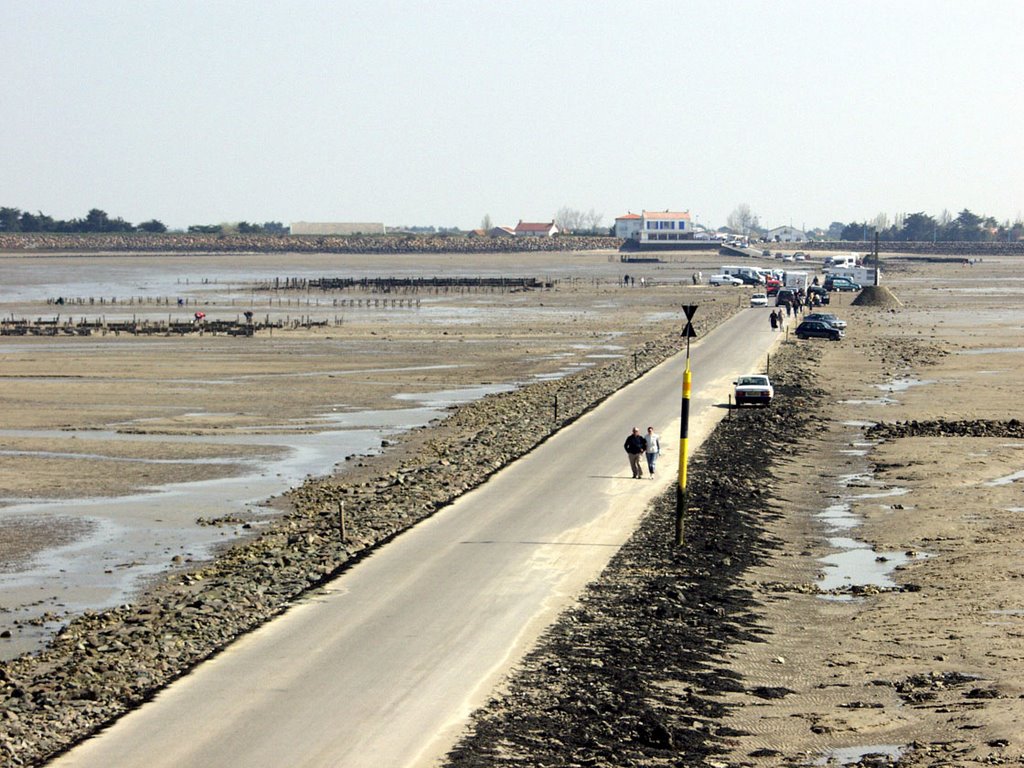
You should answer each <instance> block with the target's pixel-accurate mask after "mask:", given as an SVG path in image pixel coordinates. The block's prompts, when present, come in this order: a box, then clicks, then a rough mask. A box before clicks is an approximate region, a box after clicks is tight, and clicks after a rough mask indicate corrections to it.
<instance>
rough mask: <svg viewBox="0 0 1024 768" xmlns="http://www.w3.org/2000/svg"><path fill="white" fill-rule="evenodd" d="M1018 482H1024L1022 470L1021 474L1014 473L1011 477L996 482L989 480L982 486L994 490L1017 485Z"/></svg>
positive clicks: (1023, 470) (999, 478)
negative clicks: (999, 487)
mask: <svg viewBox="0 0 1024 768" xmlns="http://www.w3.org/2000/svg"><path fill="white" fill-rule="evenodd" d="M1018 480H1024V469H1022V470H1021V471H1019V472H1014V473H1013V474H1011V475H1006V476H1005V477H997V478H996V479H995V480H987V481H985V482H984V483H982V485H986V486H988V487H990V488H994V487H996V486H999V485H1010V484H1011V483H1015V482H1017V481H1018Z"/></svg>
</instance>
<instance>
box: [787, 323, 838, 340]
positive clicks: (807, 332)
mask: <svg viewBox="0 0 1024 768" xmlns="http://www.w3.org/2000/svg"><path fill="white" fill-rule="evenodd" d="M794 333H795V334H796V337H797V338H798V339H831V340H832V341H839V340H840V339H841V338H843V332H842V330H840V329H839V328H836V327H835V326H834V325H830V324H829V323H826V322H825V321H824V320H804V321H803V322H802V323H800V325H798V326H797V327H796V330H795V331H794Z"/></svg>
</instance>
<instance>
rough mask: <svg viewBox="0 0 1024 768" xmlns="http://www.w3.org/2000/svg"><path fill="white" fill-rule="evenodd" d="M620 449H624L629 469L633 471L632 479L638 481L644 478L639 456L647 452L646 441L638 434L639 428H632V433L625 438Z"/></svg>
mask: <svg viewBox="0 0 1024 768" xmlns="http://www.w3.org/2000/svg"><path fill="white" fill-rule="evenodd" d="M622 447H623V448H625V449H626V455H628V456H629V468H630V469H632V470H633V479H634V480H639V479H640V478H642V477H643V476H644V470H643V468H642V467H641V466H640V456H641V455H643V453H644V451H646V450H647V441H646V440H644V436H643V435H641V434H640V428H639V427H633V431H632V432H631V433H630V435H629V437H627V438H626V442H625V443H623V445H622Z"/></svg>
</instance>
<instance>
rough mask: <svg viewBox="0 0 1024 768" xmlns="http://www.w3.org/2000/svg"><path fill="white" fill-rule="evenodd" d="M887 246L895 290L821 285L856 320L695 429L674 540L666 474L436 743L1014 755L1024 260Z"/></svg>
mask: <svg viewBox="0 0 1024 768" xmlns="http://www.w3.org/2000/svg"><path fill="white" fill-rule="evenodd" d="M891 261H892V262H893V263H891V264H890V265H889V267H888V268H887V269H885V272H884V279H885V286H886V287H887V288H888V289H889V290H890V291H891V294H892V296H893V297H895V298H896V299H898V302H899V303H898V304H897V303H896V302H893V301H889V300H886V301H880V302H877V303H867V304H864V305H859V304H854V303H853V301H854V298H855V297H856V296H857V294H838V295H837V294H833V303H832V306H831V307H830V308H829V309H830V311H832V312H834V313H835V314H837V315H839V316H840V317H841V318H842V319H845V320H846V321H847V322H848V328H847V334H846V337H845V338H844V339H843V340H842V341H840V342H829V341H822V340H806V341H798V340H795V339H792V337H790V339H789V340H787V341H786V342H785V343H784V344H783V346H782V348H781V349H780V354H779V355H778V356H777V360H776V365H777V366H778V368H777V370H776V373H777V375H778V377H779V380H778V384H777V386H778V390H777V394H778V397H779V398H780V400H779V401H778V402H777V403H776V405H775V406H773V408H774V409H777V412H775V413H772V414H769V413H767V412H766V411H767V410H768V409H765V410H764V411H754V410H745V411H742V412H737V413H735V414H734V415H733V418H732V419H731V420H728V421H726V422H724V423H723V425H722V426H721V427H720V428H719V431H720V432H721V433H722V434H721V435H716V437H717V438H720V439H721V441H722V443H721V444H718V445H716V442H715V440H712V441H711V443H710V444H709V445H708V446H706V454H707V455H705V456H703V457H699V459H698V461H697V463H696V466H695V468H694V470H693V472H694V474H693V478H692V480H691V482H696V485H697V490H696V491H695V493H696V495H697V500H696V501H695V504H694V507H693V508H692V509H691V515H690V524H691V530H692V532H693V535H692V536H691V538H690V539H689V541H688V545H687V547H686V548H684V549H683V550H681V551H673V549H672V548H671V547H669V546H667V545H665V544H664V540H665V538H666V537H668V536H670V535H671V534H670V531H669V530H667V529H668V524H667V522H666V521H667V520H668V519H669V516H670V515H671V513H672V509H673V508H674V500H673V499H671V498H669V497H666V498H665V499H663V500H662V503H661V504H660V508H659V509H655V510H654V511H653V512H652V514H651V516H650V518H648V519H647V520H645V521H644V523H643V524H642V525H641V529H640V530H639V531H638V534H637V537H636V538H635V540H634V541H633V542H631V543H630V544H629V545H627V547H625V548H624V549H623V550H622V552H621V553H620V554H619V556H617V557H616V558H615V560H613V562H612V564H611V565H610V566H609V568H608V570H607V571H606V573H605V574H604V575H603V577H602V579H601V580H600V581H599V582H598V583H596V584H594V585H592V588H591V589H588V590H587V592H586V594H584V595H583V596H582V599H581V603H580V605H579V607H578V608H577V609H575V610H573V611H572V612H571V613H570V615H568V616H567V617H566V618H565V620H564V621H562V622H560V623H559V624H558V625H557V626H556V627H553V628H552V630H551V631H550V632H549V635H548V637H547V639H546V642H544V643H542V644H541V645H540V646H539V647H538V649H537V650H536V651H535V652H534V653H533V654H532V655H531V656H530V658H529V659H528V660H527V661H526V663H525V664H524V665H523V669H522V670H521V671H520V672H519V674H518V675H516V676H514V677H513V678H511V679H510V680H509V681H508V683H507V686H506V692H505V694H504V695H500V696H497V697H496V698H495V699H494V701H492V703H491V704H490V705H489V706H488V707H487V708H485V709H484V710H481V711H480V712H479V713H477V715H476V716H475V718H474V724H473V727H472V729H471V731H470V733H469V734H468V735H467V737H466V739H465V740H464V741H463V742H462V743H461V744H460V745H459V746H458V748H457V749H456V750H454V751H453V752H452V754H451V755H450V756H449V765H452V766H467V765H475V764H479V761H480V760H482V759H483V760H484V761H485V762H487V764H491V765H513V764H521V763H522V761H523V760H525V761H526V762H530V761H535V762H537V763H538V764H542V763H546V761H550V760H556V761H557V760H565V761H566V762H568V761H574V762H577V763H579V764H595V765H624V764H631V765H646V766H654V765H675V764H679V762H678V761H680V760H682V761H683V762H685V763H686V764H693V765H698V764H699V765H709V766H779V765H792V766H797V765H825V764H828V765H839V764H857V765H903V766H952V765H956V766H965V765H1005V764H1019V763H1020V762H1021V761H1022V760H1024V739H1022V736H1021V734H1022V733H1024V664H1022V661H1024V602H1022V593H1021V590H1020V580H1021V578H1022V573H1021V562H1020V554H1021V552H1022V551H1024V523H1022V520H1024V518H1022V515H1024V495H1022V487H1024V486H1022V483H1024V424H1022V423H1021V421H1019V414H1020V409H1019V408H1018V407H1017V406H1016V403H1015V393H1017V392H1019V391H1021V388H1022V387H1024V365H1022V364H1021V363H1022V356H1024V345H1022V341H1024V334H1022V330H1024V302H1022V301H1021V297H1022V294H1024V279H1022V278H1021V277H1020V275H1019V272H1018V269H1019V267H1018V266H1017V263H1016V261H1015V260H1007V261H999V260H996V261H994V262H993V261H990V260H989V259H988V258H986V259H984V260H983V261H981V262H976V263H975V264H974V265H973V266H970V265H963V264H953V263H948V262H947V263H933V262H929V261H927V260H921V259H899V258H894V259H891ZM701 459H703V461H702V460H701ZM517 761H518V762H517Z"/></svg>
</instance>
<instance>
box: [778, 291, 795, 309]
mask: <svg viewBox="0 0 1024 768" xmlns="http://www.w3.org/2000/svg"><path fill="white" fill-rule="evenodd" d="M794 300H796V289H795V288H779V290H778V292H777V293H776V294H775V306H776V307H781V306H783V305H784V304H792V303H793V301H794Z"/></svg>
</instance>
